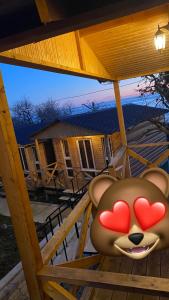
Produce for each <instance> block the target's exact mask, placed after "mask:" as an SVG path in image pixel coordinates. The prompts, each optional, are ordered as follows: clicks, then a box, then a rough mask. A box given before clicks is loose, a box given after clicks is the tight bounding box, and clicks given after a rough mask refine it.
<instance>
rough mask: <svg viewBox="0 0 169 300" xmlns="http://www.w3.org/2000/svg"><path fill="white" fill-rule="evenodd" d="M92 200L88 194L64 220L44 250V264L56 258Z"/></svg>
mask: <svg viewBox="0 0 169 300" xmlns="http://www.w3.org/2000/svg"><path fill="white" fill-rule="evenodd" d="M89 202H90V199H89V196H88V194H87V193H86V194H85V195H84V196H83V197H82V199H81V200H80V201H79V203H78V204H77V205H76V207H75V208H74V209H73V210H72V211H71V213H70V214H69V216H68V217H67V218H66V219H65V220H64V222H63V224H62V226H61V227H60V228H59V229H58V230H57V231H56V232H55V234H54V235H53V237H52V238H51V239H50V240H49V242H48V243H47V244H46V246H45V247H44V248H43V249H42V257H43V262H44V264H46V263H48V262H49V261H50V259H51V258H52V257H53V256H54V254H55V253H56V251H57V249H58V248H59V246H60V245H61V243H62V242H63V241H64V239H65V237H66V236H67V234H68V233H69V231H70V230H71V228H72V227H73V225H74V224H75V223H76V221H77V220H78V219H79V217H80V216H81V214H82V213H83V211H84V210H85V208H86V207H87V205H88V204H89Z"/></svg>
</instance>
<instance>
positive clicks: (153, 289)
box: [37, 142, 169, 300]
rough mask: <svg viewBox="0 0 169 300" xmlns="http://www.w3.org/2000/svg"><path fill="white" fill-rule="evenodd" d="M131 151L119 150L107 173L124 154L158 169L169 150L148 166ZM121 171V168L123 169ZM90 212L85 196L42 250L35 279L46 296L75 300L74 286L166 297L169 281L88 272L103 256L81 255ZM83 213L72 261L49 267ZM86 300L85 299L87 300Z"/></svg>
mask: <svg viewBox="0 0 169 300" xmlns="http://www.w3.org/2000/svg"><path fill="white" fill-rule="evenodd" d="M168 144H169V143H168V142H167V143H158V146H164V145H168ZM137 146H138V148H140V147H153V146H157V145H156V144H155V145H154V144H153V145H152V144H142V145H137ZM132 148H137V147H136V145H129V146H128V147H125V149H124V148H123V149H121V150H120V151H119V152H118V155H117V156H116V157H114V158H113V159H112V161H111V165H110V169H111V168H113V169H114V170H117V169H118V168H119V167H121V165H119V163H121V161H122V162H123V161H126V154H127V155H129V156H131V157H133V158H135V159H137V160H138V161H139V162H141V163H142V164H144V165H145V166H147V167H154V166H158V164H159V163H161V162H162V161H163V160H164V159H166V158H167V157H168V156H169V149H167V150H166V151H165V152H163V153H162V154H161V155H160V157H159V158H158V159H156V161H155V162H153V163H152V162H150V161H148V160H147V159H145V158H143V157H142V156H141V155H139V154H137V153H136V152H135V151H133V150H132ZM122 167H124V166H123V165H122ZM91 211H92V203H91V201H90V199H89V196H88V193H86V194H85V195H84V196H83V197H82V199H81V200H80V201H79V203H78V204H77V205H76V206H75V208H74V209H73V210H72V212H71V213H70V214H69V216H68V217H67V218H66V219H65V220H64V222H63V224H62V226H61V227H60V228H59V229H58V230H57V231H56V232H55V233H54V235H53V236H52V238H51V239H50V240H49V241H48V243H47V244H46V245H45V247H44V248H43V249H42V258H43V264H44V265H43V268H42V269H41V270H40V271H38V273H37V277H38V279H39V282H40V284H41V287H42V289H43V291H44V292H45V294H46V295H47V296H49V297H50V298H52V299H53V300H55V299H58V300H59V299H69V300H75V299H77V297H76V290H77V286H84V287H85V286H89V287H96V288H103V289H104V288H106V289H118V290H125V291H127V292H130V291H132V292H133V291H134V292H141V293H146V294H151V295H160V296H162V295H163V296H166V295H169V279H166V278H158V277H147V276H139V275H129V274H128V275H127V276H126V275H125V274H119V273H110V272H105V271H104V272H103V271H99V270H91V269H90V270H89V269H87V268H89V267H91V266H93V265H96V264H99V263H100V262H101V261H102V256H101V255H99V254H97V255H92V256H88V257H83V251H84V248H85V244H86V237H87V230H88V226H89V219H90V216H91ZM83 213H84V218H83V224H82V227H81V233H80V238H79V242H78V246H77V249H76V252H75V255H74V257H75V259H74V260H73V261H68V262H64V263H62V264H59V265H49V262H50V260H51V259H52V258H53V257H54V255H55V253H56V251H57V250H58V248H59V247H60V245H61V244H62V242H63V241H64V240H65V238H66V237H67V235H68V234H69V232H70V231H71V229H72V228H73V226H74V225H75V223H76V222H77V221H78V220H79V218H80V217H81V216H82V214H83ZM61 282H64V283H69V284H71V285H73V286H74V288H71V289H70V290H69V291H68V290H66V289H65V288H64V287H63V286H61V285H60V283H61ZM86 300H87V299H86Z"/></svg>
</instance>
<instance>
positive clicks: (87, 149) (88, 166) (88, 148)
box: [78, 139, 95, 176]
mask: <svg viewBox="0 0 169 300" xmlns="http://www.w3.org/2000/svg"><path fill="white" fill-rule="evenodd" d="M78 148H79V155H80V161H81V167H82V170H84V171H88V172H87V173H88V174H89V175H90V176H95V172H93V171H92V169H95V163H94V157H93V149H92V144H91V140H89V139H85V140H79V141H78Z"/></svg>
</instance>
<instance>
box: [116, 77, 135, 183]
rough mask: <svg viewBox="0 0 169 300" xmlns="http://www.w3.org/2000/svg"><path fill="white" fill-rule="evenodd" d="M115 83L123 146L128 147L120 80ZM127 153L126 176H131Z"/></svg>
mask: <svg viewBox="0 0 169 300" xmlns="http://www.w3.org/2000/svg"><path fill="white" fill-rule="evenodd" d="M113 85H114V94H115V100H116V107H117V115H118V122H119V128H120V137H121V142H122V146H126V147H127V137H126V129H125V124H124V116H123V108H122V105H121V97H120V88H119V83H118V81H114V82H113ZM125 155H126V169H125V177H130V175H131V172H130V163H129V157H128V155H127V153H126V154H125Z"/></svg>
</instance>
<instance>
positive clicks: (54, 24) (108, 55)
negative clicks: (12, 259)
mask: <svg viewBox="0 0 169 300" xmlns="http://www.w3.org/2000/svg"><path fill="white" fill-rule="evenodd" d="M70 2H71V5H70ZM73 2H74V3H73V4H72V1H54V0H35V1H31V0H27V1H21V0H14V1H5V0H3V1H1V4H0V23H1V28H0V62H4V63H8V64H14V65H20V66H26V67H31V68H37V69H41V70H48V71H52V72H60V73H66V74H73V75H77V76H83V77H87V78H93V79H98V80H99V81H112V83H113V85H114V91H115V98H116V104H117V111H118V117H119V126H120V134H121V143H122V145H123V146H124V148H125V149H126V152H125V160H124V169H125V172H124V175H125V176H129V173H130V166H129V163H128V162H129V161H128V156H129V155H131V156H133V157H134V158H136V159H138V160H140V162H142V163H143V164H145V165H146V166H148V167H151V166H152V164H151V163H150V162H148V161H146V160H145V159H144V158H143V157H141V156H139V155H137V154H136V153H135V152H134V151H133V150H132V149H129V148H128V146H127V140H126V134H125V126H124V120H123V112H122V106H121V102H120V90H119V84H118V81H119V80H122V79H128V78H133V77H137V76H141V75H146V74H152V73H157V72H161V71H168V70H169V41H167V45H166V50H165V51H164V52H162V53H159V52H157V51H156V50H155V48H154V45H153V38H154V34H155V32H156V31H157V27H158V24H159V25H161V26H163V25H166V24H167V23H168V21H169V1H164V0H148V1H138V0H128V1H126V0H121V1H118V0H115V1H109V0H107V1H101V0H100V1H95V0H90V1H73ZM0 101H1V106H0V107H1V110H0V173H1V176H2V180H3V183H4V187H5V191H6V195H7V200H8V206H9V209H10V213H11V217H12V221H13V225H14V230H15V235H16V239H17V244H18V248H19V251H20V256H21V260H22V264H23V269H24V273H25V278H26V281H27V286H28V290H29V294H30V298H31V299H32V300H42V299H43V300H44V299H49V298H50V297H51V298H52V299H76V298H75V296H74V294H75V293H71V292H69V291H67V290H65V289H64V288H63V287H62V286H61V285H60V284H59V283H60V282H68V283H71V284H74V285H76V286H77V285H84V286H89V287H99V288H103V289H104V288H106V289H110V290H111V289H119V290H123V291H124V290H125V291H131V290H132V291H135V292H144V293H148V294H152V295H161V296H163V295H168V296H169V279H167V278H158V277H156V278H153V277H143V276H139V275H129V274H121V273H118V274H117V273H110V270H108V268H107V269H106V268H104V270H108V271H109V272H106V271H102V270H89V269H87V268H88V267H89V266H91V265H96V264H97V263H100V265H102V263H103V260H105V258H103V257H101V256H100V255H95V256H91V257H85V258H84V257H82V256H83V249H84V244H85V239H86V232H87V224H88V220H89V217H90V213H91V206H92V205H91V202H90V199H89V197H88V195H87V194H86V195H85V196H84V197H83V198H82V199H81V201H80V202H79V203H78V205H77V206H76V207H75V209H74V210H73V211H72V212H71V214H70V215H69V217H68V218H67V219H66V221H65V222H64V224H63V226H61V228H60V229H59V231H57V232H56V234H55V235H54V236H53V237H52V238H51V239H50V240H49V242H48V243H47V245H46V246H45V247H44V248H43V251H42V253H41V251H40V247H39V243H38V239H37V235H36V230H35V226H34V222H33V218H32V211H31V207H30V202H29V197H28V193H27V189H26V185H25V179H24V175H23V171H22V166H21V162H20V158H19V154H18V149H17V143H16V139H15V134H14V129H13V125H12V121H11V117H10V113H9V109H8V104H7V100H6V95H5V90H4V86H3V80H2V76H1V77H0ZM37 146H38V145H37ZM142 146H147V145H142ZM149 146H150V147H152V146H154V145H153V144H151V145H149ZM168 156H169V150H166V152H164V153H163V154H162V156H161V157H160V158H159V159H158V160H157V161H156V162H154V163H153V166H154V165H158V164H159V163H160V162H161V161H162V160H164V159H165V158H167V157H168ZM83 212H85V217H84V224H83V226H82V230H81V237H80V240H79V247H78V249H77V253H76V258H77V259H76V260H74V261H71V262H67V263H64V264H62V265H59V266H54V265H48V263H49V262H50V259H51V258H52V257H53V255H54V254H55V253H56V251H57V249H58V247H59V245H60V244H61V243H62V242H63V240H64V239H65V237H66V235H67V234H68V232H69V231H70V229H71V228H72V227H73V225H74V224H75V222H76V221H77V220H78V218H79V217H80V215H81V214H82V213H83ZM106 264H108V262H106ZM75 290H76V288H74V289H73V291H75ZM90 297H92V296H91V294H90ZM103 298H104V299H105V295H104V293H102V298H101V296H100V298H95V299H103ZM84 299H89V296H87V294H86V296H85V298H84ZM106 299H108V298H106ZM109 299H111V298H109ZM116 299H117V298H116ZM135 299H136V298H135Z"/></svg>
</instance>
